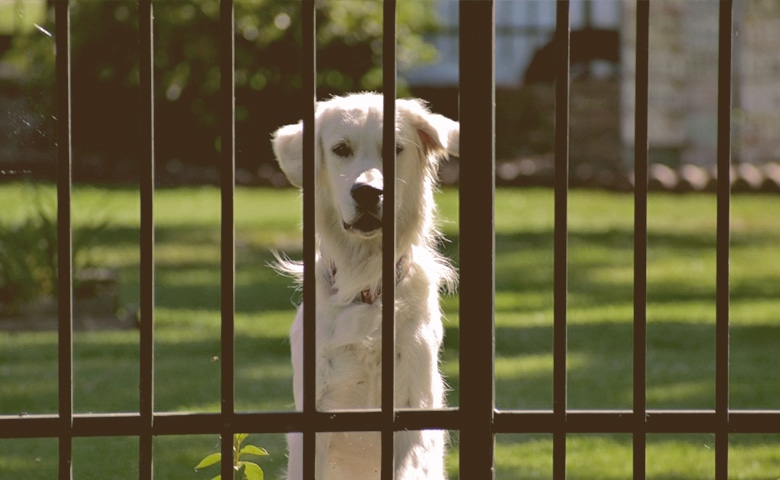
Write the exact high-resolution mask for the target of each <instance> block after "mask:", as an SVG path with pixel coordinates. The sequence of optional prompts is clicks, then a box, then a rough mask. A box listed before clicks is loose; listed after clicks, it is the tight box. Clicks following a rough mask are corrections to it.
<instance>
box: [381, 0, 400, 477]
mask: <svg viewBox="0 0 780 480" xmlns="http://www.w3.org/2000/svg"><path fill="white" fill-rule="evenodd" d="M382 21H383V24H384V27H383V31H382V93H383V95H384V96H383V102H384V105H383V115H384V119H383V123H382V171H383V172H384V179H385V181H384V185H383V192H382V196H383V211H384V216H383V217H382V418H383V423H382V441H381V443H382V456H381V458H382V463H381V478H383V479H388V480H389V479H392V478H393V476H394V475H393V472H394V469H395V468H394V462H393V458H394V452H393V444H394V442H393V434H394V429H393V422H394V417H395V398H394V391H395V388H394V385H395V308H394V306H395V275H396V273H395V263H396V262H395V178H396V174H395V160H396V159H395V95H396V78H395V76H396V58H395V50H396V38H395V33H396V1H395V0H384V12H383V18H382Z"/></svg>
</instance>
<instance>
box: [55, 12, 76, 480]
mask: <svg viewBox="0 0 780 480" xmlns="http://www.w3.org/2000/svg"><path fill="white" fill-rule="evenodd" d="M54 22H55V42H56V48H57V50H56V59H55V62H56V63H55V68H56V76H57V87H56V88H57V127H56V128H57V315H58V322H59V323H58V341H57V345H58V349H59V350H58V358H57V362H58V383H59V384H58V389H59V419H60V423H61V427H60V438H59V478H60V480H64V479H70V478H72V476H73V464H72V457H73V261H72V254H71V250H72V243H73V238H72V231H71V189H72V185H71V183H72V176H71V174H72V171H73V167H72V165H73V161H72V160H73V159H72V148H71V133H70V107H71V103H70V102H71V99H70V91H71V88H70V2H68V1H66V0H63V1H60V2H56V3H55V4H54Z"/></svg>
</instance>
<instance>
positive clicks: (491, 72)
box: [459, 0, 495, 479]
mask: <svg viewBox="0 0 780 480" xmlns="http://www.w3.org/2000/svg"><path fill="white" fill-rule="evenodd" d="M459 15H460V40H459V43H460V122H461V123H460V125H461V136H460V157H461V159H462V161H461V163H460V169H461V170H460V178H461V179H462V181H461V182H460V198H461V201H460V212H459V215H460V251H461V255H460V319H461V320H460V339H461V340H460V412H461V418H462V419H463V420H462V424H461V435H460V477H461V478H475V479H476V478H479V479H491V478H493V476H494V466H493V451H494V431H493V420H494V414H495V383H494V367H493V357H494V342H495V339H494V293H495V276H494V261H495V235H494V232H495V224H494V192H495V4H494V2H493V1H492V0H489V1H488V0H485V1H466V0H461V2H460V13H459ZM466 46H468V47H466Z"/></svg>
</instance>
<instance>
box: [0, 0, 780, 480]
mask: <svg viewBox="0 0 780 480" xmlns="http://www.w3.org/2000/svg"><path fill="white" fill-rule="evenodd" d="M54 5H55V10H54V11H55V22H56V47H57V50H56V51H57V57H56V74H57V86H56V98H57V104H56V105H57V119H58V122H57V148H58V150H57V152H58V178H57V200H58V210H57V212H58V228H57V232H58V240H59V242H58V254H59V255H58V258H59V265H58V268H59V276H58V287H57V288H58V295H59V306H58V318H59V324H58V345H59V352H58V400H59V408H58V411H57V413H56V414H53V415H19V416H9V415H5V416H0V439H25V438H57V439H58V441H59V478H60V479H70V478H72V476H73V469H72V457H73V440H74V439H75V438H83V437H109V436H132V437H138V441H139V459H138V461H139V478H142V479H148V478H152V476H153V472H154V458H153V449H154V447H153V440H154V437H156V436H164V435H199V434H219V435H221V436H222V440H221V443H220V451H221V452H222V455H223V458H227V457H229V456H231V455H232V448H233V447H232V436H233V434H234V433H236V432H239V431H242V432H243V431H249V432H255V433H287V432H299V433H301V434H302V435H303V439H304V443H303V445H304V470H303V471H304V477H305V478H306V479H311V478H313V477H314V463H315V462H314V458H315V438H316V434H317V433H318V432H341V431H371V432H381V435H382V437H381V438H382V468H381V471H382V478H385V479H388V478H392V473H393V441H392V439H393V434H394V432H400V431H404V430H421V429H443V430H452V431H459V432H460V457H459V469H460V474H461V477H462V478H492V477H493V475H494V468H495V465H494V441H495V435H496V434H504V433H529V434H530V433H542V434H551V435H552V441H553V453H552V461H553V463H552V465H553V477H554V478H565V477H566V464H567V451H566V441H567V438H568V436H569V435H572V434H584V433H592V434H630V435H631V437H632V442H633V466H632V468H633V478H635V479H643V478H645V477H646V463H647V462H646V447H647V435H648V434H677V433H710V434H714V436H715V451H714V458H715V465H714V471H715V478H717V479H726V478H728V476H729V436H730V435H732V434H769V433H771V434H777V433H780V410H732V409H730V406H729V353H730V352H729V348H730V346H729V343H730V342H729V291H730V290H729V257H730V203H731V199H730V194H731V192H730V182H729V179H730V167H731V107H732V98H731V88H732V70H733V69H732V62H733V58H732V36H731V32H732V28H733V25H732V24H733V5H732V1H731V0H721V1H720V10H719V15H720V23H719V58H718V117H717V118H718V148H717V168H718V179H719V182H718V190H717V232H716V234H717V247H716V249H717V251H716V255H717V271H716V285H717V301H716V326H715V328H716V347H715V356H716V357H715V365H716V375H715V376H716V379H715V380H716V382H715V408H714V409H713V410H654V409H648V408H647V374H646V371H647V366H648V358H647V304H648V298H647V263H648V261H647V246H648V242H647V232H648V227H647V224H648V211H647V204H648V198H647V197H648V89H649V80H648V57H649V22H650V2H649V1H645V0H638V1H637V5H636V7H637V9H636V12H637V15H636V32H637V33H636V37H637V41H636V83H635V94H636V97H635V98H636V110H635V126H634V129H635V146H634V156H635V179H636V181H635V189H634V198H633V200H634V239H633V241H634V243H633V249H634V252H633V253H634V257H633V261H634V278H633V295H634V297H633V315H634V318H633V369H632V371H633V382H634V383H633V389H632V391H633V405H632V408H631V409H630V410H573V409H569V408H568V404H567V357H568V345H567V323H568V322H567V313H568V312H567V300H568V283H567V278H568V275H569V271H568V268H569V261H568V256H567V255H568V244H567V241H568V218H567V211H568V191H569V189H568V187H569V184H568V180H569V163H568V160H569V150H570V147H572V146H571V145H570V143H569V98H570V94H571V89H570V81H569V79H570V72H569V66H570V32H569V23H570V17H569V10H570V4H569V2H568V1H559V2H557V4H556V12H557V14H556V33H555V44H556V48H557V51H556V55H555V69H556V83H555V98H556V103H555V119H556V124H555V167H556V180H555V194H554V195H555V197H554V198H555V233H554V246H553V248H554V287H553V288H554V291H553V294H554V319H553V334H554V339H553V353H554V354H553V362H554V363H553V383H554V389H553V408H552V410H532V411H530V410H497V409H496V407H495V372H494V355H495V352H494V342H495V338H494V335H495V331H494V330H495V328H494V311H495V307H494V295H495V275H494V268H495V265H494V260H495V234H494V208H495V206H494V195H495V28H496V27H495V23H496V21H495V4H494V2H493V1H489V0H485V1H461V2H460V19H461V27H460V45H461V46H462V48H461V52H460V72H461V73H460V89H461V90H460V122H461V146H460V151H461V157H462V158H463V163H462V165H461V172H462V174H461V185H460V196H461V202H460V205H461V210H460V212H459V215H460V224H461V232H460V235H461V237H460V247H461V255H460V260H461V261H460V265H459V267H460V273H461V291H460V318H461V319H462V320H461V323H460V325H459V328H460V338H461V343H460V355H461V356H460V362H461V363H460V384H461V388H460V392H461V393H460V399H459V401H460V403H459V404H460V407H459V408H450V409H444V410H436V411H410V410H396V409H395V408H394V406H393V395H392V393H393V388H392V386H393V383H394V371H393V365H394V361H393V358H394V350H393V349H394V334H395V319H394V312H393V310H392V309H388V311H386V312H383V330H382V332H383V342H382V346H383V356H382V359H383V362H382V363H383V370H382V374H383V383H382V385H383V388H382V392H383V395H382V408H381V410H379V411H354V412H335V413H334V412H318V411H317V409H316V404H315V401H314V395H313V392H314V391H315V386H316V383H315V382H316V377H315V375H316V372H315V355H314V353H313V352H314V351H315V346H316V345H315V336H314V332H315V326H316V318H315V315H314V313H315V309H314V308H308V309H306V311H305V312H304V315H305V317H304V340H303V343H304V350H305V356H304V374H303V377H304V380H303V385H304V392H305V395H304V402H303V403H304V405H303V410H302V411H300V412H258V413H244V412H236V409H235V381H236V380H235V371H234V366H235V345H234V337H235V325H234V323H235V294H236V285H235V205H234V194H235V86H234V80H235V72H234V70H235V40H234V37H235V30H234V22H235V19H234V5H233V1H229V0H223V1H222V2H221V3H220V15H221V20H220V45H221V49H220V52H221V53H220V55H221V58H220V72H221V89H222V93H221V116H220V122H221V154H220V155H221V168H222V170H221V184H220V189H221V202H222V204H221V266H222V267H221V273H220V275H221V302H222V303H221V404H220V412H219V413H171V412H158V411H155V409H154V401H155V396H154V381H155V379H154V371H155V366H154V356H155V352H154V315H155V304H154V294H155V276H154V268H155V260H154V252H155V236H154V217H153V212H154V191H155V176H154V172H155V142H154V135H155V111H154V104H155V99H154V67H153V65H154V33H153V32H154V21H153V19H154V2H152V1H151V0H139V1H138V9H139V40H140V53H139V57H140V58H139V65H140V69H139V77H140V92H141V98H142V99H143V101H142V102H141V112H142V115H141V128H140V132H141V135H140V141H141V149H140V151H141V152H142V159H141V160H142V167H141V179H140V194H141V203H140V211H141V212H140V213H141V224H140V252H141V257H140V279H141V281H140V285H141V305H140V316H141V322H140V360H139V362H140V383H139V390H140V396H139V402H140V404H139V411H138V413H113V414H112V413H109V414H75V413H74V411H73V384H74V381H73V376H74V375H73V306H72V299H73V295H72V292H73V281H72V264H71V251H72V246H71V245H72V240H71V238H72V227H71V218H70V217H71V188H72V179H71V165H72V159H71V138H70V137H71V126H70V111H71V83H70V82H71V72H70V32H69V25H70V18H69V15H70V12H69V10H70V9H69V2H67V1H64V0H63V1H57V2H54ZM316 7H317V2H315V1H314V0H302V25H303V27H302V28H303V31H302V39H303V40H302V41H303V46H302V55H303V58H304V61H303V64H302V79H303V80H302V93H301V94H302V95H303V96H304V99H305V106H306V108H305V113H304V119H303V132H304V133H303V143H304V152H305V153H304V165H305V168H304V174H303V185H304V194H303V212H302V214H303V219H304V223H303V259H304V264H305V265H306V268H305V269H304V280H303V281H304V289H303V298H304V303H305V304H307V305H314V304H315V302H316V297H315V289H314V281H315V279H314V270H313V268H311V266H313V265H314V261H315V235H314V209H315V200H314V195H313V193H314V168H313V166H314V155H315V148H316V144H315V136H314V120H315V108H316V95H317V89H316V84H317V80H316V78H317V63H316V51H317V45H316V35H315V26H316ZM396 8H397V5H396V2H395V1H386V2H384V29H385V30H384V32H385V33H384V38H383V42H384V45H383V56H384V62H385V63H384V69H385V72H384V77H383V80H384V86H383V88H384V94H385V104H384V108H385V111H384V114H385V118H384V125H385V128H384V132H383V140H384V161H385V164H384V169H385V171H394V170H395V141H394V133H395V132H394V116H395V111H394V109H395V102H394V99H395V96H396V63H395V62H396V60H395V57H396V44H395V41H396V33H395V32H396V30H397V29H396ZM463 46H467V48H463ZM75 108H78V106H75ZM384 194H385V201H386V202H387V204H388V205H389V206H390V207H389V208H388V209H389V210H390V211H393V210H394V209H393V204H394V202H395V200H396V199H395V191H394V182H388V184H386V185H385V192H384ZM466 199H468V202H467V201H465V200H466ZM383 222H384V224H383V228H384V229H385V231H386V232H395V220H394V218H393V216H392V215H386V216H385V219H384V220H383ZM393 237H394V235H386V236H385V238H393ZM383 249H384V250H383V267H384V271H385V273H386V275H385V276H386V278H383V280H384V282H383V285H384V288H383V293H382V295H383V304H384V305H392V304H393V303H394V296H395V288H394V285H395V281H394V274H395V272H394V258H395V252H394V244H393V242H385V244H384V245H383ZM475 319H476V320H475ZM466 359H467V360H468V361H465V360H466ZM221 472H222V476H223V477H222V478H228V477H229V476H230V475H232V465H231V464H230V462H223V464H222V466H221ZM1 474H2V472H0V476H2V475H1Z"/></svg>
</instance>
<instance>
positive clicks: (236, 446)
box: [195, 433, 268, 480]
mask: <svg viewBox="0 0 780 480" xmlns="http://www.w3.org/2000/svg"><path fill="white" fill-rule="evenodd" d="M248 437H249V434H248V433H236V434H235V435H233V470H234V471H235V472H236V478H243V479H244V480H264V478H265V474H264V473H263V469H262V468H260V465H258V464H256V463H254V462H248V461H246V460H243V458H244V457H245V456H246V455H253V456H256V457H265V456H268V451H267V450H266V449H264V448H260V447H258V446H256V445H244V446H241V444H242V443H244V441H245V440H246V439H247V438H248ZM221 461H222V454H221V453H212V454H210V455H207V456H205V457H204V458H203V460H201V461H200V463H198V464H197V465H196V466H195V471H198V470H201V469H203V468H208V467H211V466H213V465H216V464H218V463H220V462H221ZM242 473H243V477H241V476H240V475H241V474H242ZM221 479H222V476H221V475H217V476H216V477H213V478H212V479H211V480H221Z"/></svg>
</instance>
